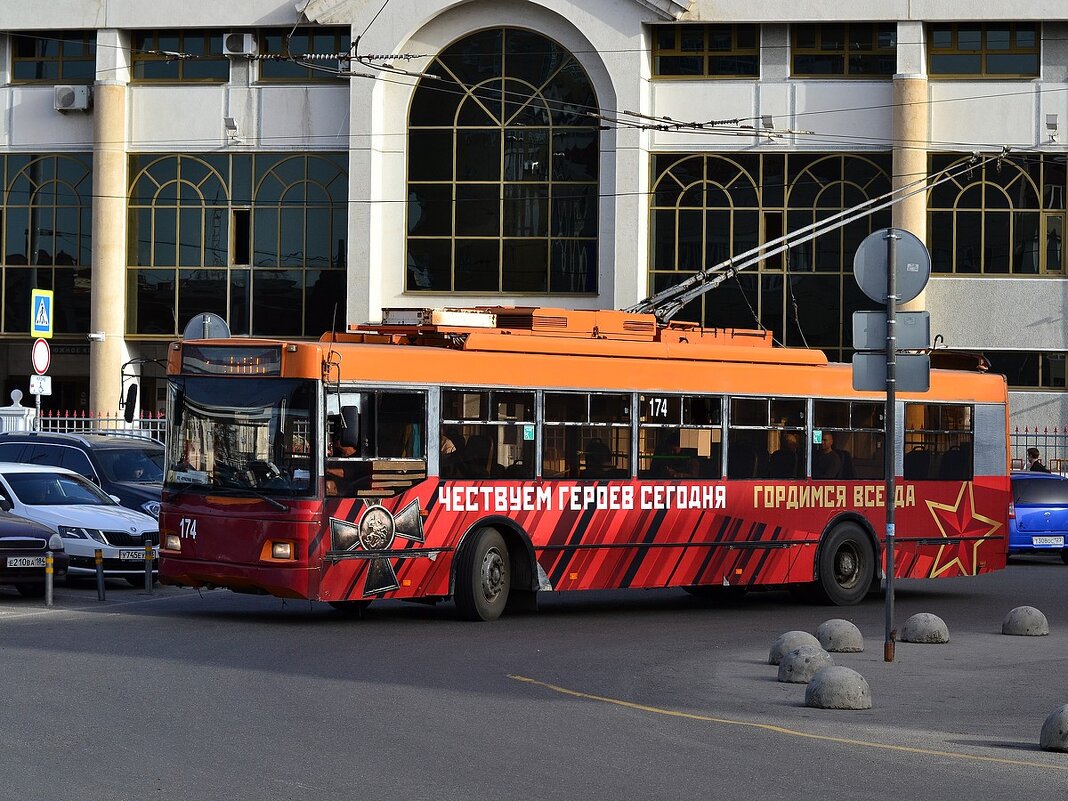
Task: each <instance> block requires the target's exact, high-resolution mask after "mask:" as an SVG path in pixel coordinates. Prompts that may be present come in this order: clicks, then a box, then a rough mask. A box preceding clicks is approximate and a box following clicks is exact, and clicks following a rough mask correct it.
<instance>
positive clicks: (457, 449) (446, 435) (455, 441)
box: [438, 426, 466, 478]
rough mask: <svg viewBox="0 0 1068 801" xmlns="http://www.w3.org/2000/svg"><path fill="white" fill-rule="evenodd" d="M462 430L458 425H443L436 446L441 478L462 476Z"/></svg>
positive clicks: (463, 445) (464, 444)
mask: <svg viewBox="0 0 1068 801" xmlns="http://www.w3.org/2000/svg"><path fill="white" fill-rule="evenodd" d="M465 447H466V442H465V441H464V433H463V430H462V429H461V428H460V427H459V426H443V427H442V429H441V441H440V443H439V446H438V472H439V473H440V474H441V477H442V478H462V477H463V472H464V448H465Z"/></svg>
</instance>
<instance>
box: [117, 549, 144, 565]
mask: <svg viewBox="0 0 1068 801" xmlns="http://www.w3.org/2000/svg"><path fill="white" fill-rule="evenodd" d="M119 559H121V560H123V561H124V562H143V561H145V552H144V551H142V550H136V551H119Z"/></svg>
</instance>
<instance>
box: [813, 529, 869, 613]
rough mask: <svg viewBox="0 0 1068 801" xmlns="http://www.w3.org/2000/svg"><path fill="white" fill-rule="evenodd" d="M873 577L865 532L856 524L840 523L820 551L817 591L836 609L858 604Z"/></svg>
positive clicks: (828, 536) (867, 538)
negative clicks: (836, 607)
mask: <svg viewBox="0 0 1068 801" xmlns="http://www.w3.org/2000/svg"><path fill="white" fill-rule="evenodd" d="M874 575H875V552H874V550H873V549H872V546H871V539H870V538H869V537H868V534H867V532H865V531H864V529H862V528H861V527H860V526H858V525H857V524H856V523H841V524H839V525H837V526H835V527H834V530H833V531H831V533H830V534H828V535H827V539H826V540H825V541H824V543H823V546H822V547H821V548H820V557H819V581H818V582H817V585H816V586H817V589H818V591H819V593H820V594H821V595H822V596H823V598H824V600H826V601H828V602H830V603H832V604H836V605H838V606H851V605H852V604H856V603H860V601H862V600H863V599H864V596H865V595H867V594H868V589H869V588H870V587H871V582H872V576H874Z"/></svg>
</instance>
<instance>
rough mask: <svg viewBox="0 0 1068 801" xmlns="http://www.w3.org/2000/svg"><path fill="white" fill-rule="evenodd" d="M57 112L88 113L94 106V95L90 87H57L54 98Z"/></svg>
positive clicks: (53, 103)
mask: <svg viewBox="0 0 1068 801" xmlns="http://www.w3.org/2000/svg"><path fill="white" fill-rule="evenodd" d="M52 105H53V107H54V108H55V110H56V111H62V112H64V113H65V112H68V111H88V110H89V108H90V107H91V106H92V105H93V93H92V89H91V87H89V86H57V87H55V95H54V96H53V98H52Z"/></svg>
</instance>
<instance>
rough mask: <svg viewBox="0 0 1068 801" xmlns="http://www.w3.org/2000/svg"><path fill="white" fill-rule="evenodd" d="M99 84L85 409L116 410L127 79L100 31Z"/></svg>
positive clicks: (122, 312)
mask: <svg viewBox="0 0 1068 801" xmlns="http://www.w3.org/2000/svg"><path fill="white" fill-rule="evenodd" d="M98 44H101V45H110V47H109V46H101V47H100V48H99V49H100V50H101V51H108V52H110V53H111V55H110V56H106V57H104V58H101V59H99V60H100V62H101V63H99V64H98V69H99V70H100V71H99V73H98V75H99V76H100V77H101V78H102V80H98V81H97V82H96V84H95V85H94V87H93V194H94V198H93V272H92V276H93V295H92V309H91V320H92V322H91V325H90V330H91V331H93V332H96V333H103V335H104V338H103V339H102V340H101V339H99V338H95V339H91V340H90V344H89V408H90V409H92V410H93V411H96V412H106V411H112V412H115V411H117V410H118V404H119V395H120V393H121V392H122V374H121V371H122V363H123V360H124V359H125V357H126V343H125V340H124V336H125V332H126V169H127V166H126V164H127V158H126V156H127V154H126V80H124V79H127V78H128V73H126V72H125V71H123V70H121V69H120V70H119V71H118V74H119V76H120V79H119V80H116V79H115V77H116V69H115V68H116V66H121V65H118V64H115V63H113V62H114V61H117V60H119V59H122V60H124V59H123V58H122V56H121V55H119V54H120V53H121V54H122V55H124V54H125V51H124V50H123V49H121V48H120V46H119V45H121V42H120V35H119V32H118V31H101V32H100V36H99V37H98Z"/></svg>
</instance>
